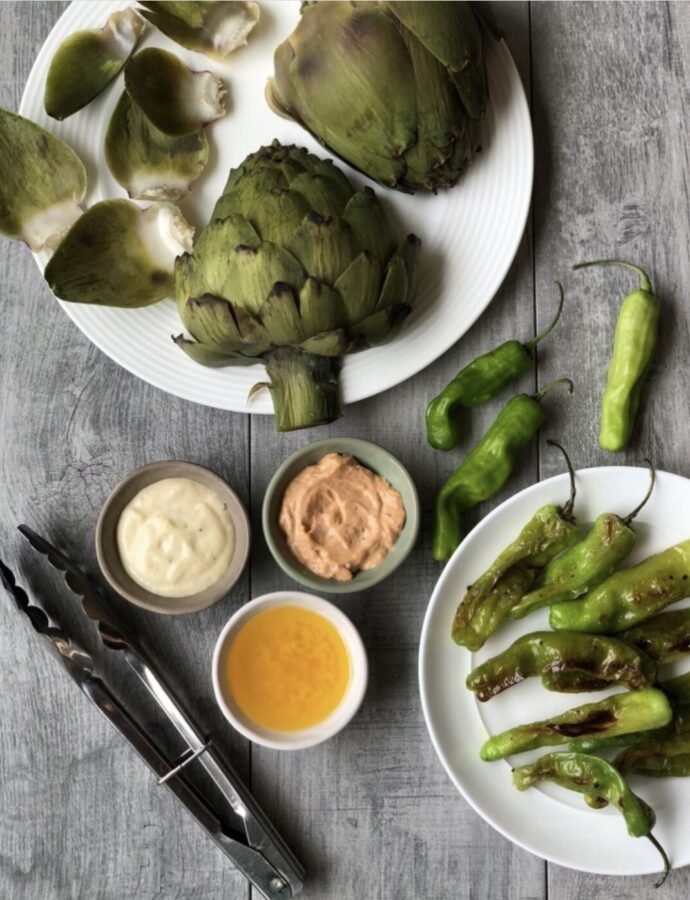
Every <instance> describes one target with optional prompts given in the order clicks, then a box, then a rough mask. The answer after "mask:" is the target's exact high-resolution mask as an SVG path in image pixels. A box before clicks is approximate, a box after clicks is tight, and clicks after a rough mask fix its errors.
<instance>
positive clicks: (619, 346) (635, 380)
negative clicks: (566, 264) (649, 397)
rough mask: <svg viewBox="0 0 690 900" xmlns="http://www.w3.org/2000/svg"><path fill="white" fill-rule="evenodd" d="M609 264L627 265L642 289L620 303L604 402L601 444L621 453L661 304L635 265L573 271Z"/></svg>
mask: <svg viewBox="0 0 690 900" xmlns="http://www.w3.org/2000/svg"><path fill="white" fill-rule="evenodd" d="M606 265H615V266H625V267H626V268H627V269H632V270H633V271H634V272H637V274H638V275H639V277H640V287H639V290H637V291H633V292H632V293H631V294H628V296H627V297H625V298H624V300H623V303H622V304H621V308H620V312H619V314H618V322H617V323H616V334H615V337H614V341H613V353H612V355H611V362H610V363H609V371H608V376H607V381H606V390H605V391H604V396H603V398H602V401H601V427H600V429H599V443H600V445H601V446H602V447H603V449H604V450H612V451H613V452H619V451H621V450H624V449H625V448H626V446H627V444H628V441H629V440H630V435H631V434H632V430H633V425H634V424H635V416H636V414H637V409H638V407H639V405H640V394H641V392H642V385H643V384H644V381H645V378H646V377H647V372H648V371H649V367H650V365H651V362H652V356H653V355H654V347H655V345H656V339H657V332H658V330H659V311H660V306H661V304H660V302H659V298H658V297H657V296H655V294H654V292H653V290H652V284H651V282H650V280H649V277H648V276H647V274H646V272H645V271H644V270H643V269H641V268H640V267H639V266H635V265H633V264H632V263H628V262H623V261H622V260H620V259H598V260H594V261H593V262H586V263H579V265H577V266H573V268H574V269H582V268H586V267H588V266H606Z"/></svg>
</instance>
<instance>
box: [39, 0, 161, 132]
mask: <svg viewBox="0 0 690 900" xmlns="http://www.w3.org/2000/svg"><path fill="white" fill-rule="evenodd" d="M145 29H146V23H145V22H144V20H143V19H142V18H141V16H140V15H138V14H137V13H136V12H135V11H134V10H133V9H123V10H121V11H120V12H116V13H113V14H112V16H110V18H109V19H108V21H107V22H106V24H105V25H104V26H103V28H102V29H100V30H91V31H78V32H77V33H76V34H72V35H70V36H69V37H68V38H66V39H65V40H64V41H63V42H62V44H60V46H59V47H58V49H57V51H56V53H55V56H54V57H53V59H52V62H51V64H50V69H49V70H48V77H47V80H46V89H45V100H44V103H45V110H46V112H47V113H48V115H49V116H52V117H53V118H54V119H66V118H67V117H68V116H71V115H72V114H73V113H75V112H77V111H78V110H80V109H82V108H83V107H84V106H86V105H87V103H90V102H91V101H92V100H93V99H95V98H96V97H97V96H98V95H99V94H100V93H101V92H102V91H104V90H105V88H106V87H107V86H108V85H109V84H110V82H111V81H112V80H113V79H114V78H115V77H116V76H117V75H118V73H119V72H120V70H121V69H122V67H123V66H124V64H125V62H126V61H127V59H128V58H129V56H130V55H131V53H132V52H133V51H134V48H135V47H136V46H137V44H138V43H139V41H140V40H141V38H142V35H143V34H144V31H145Z"/></svg>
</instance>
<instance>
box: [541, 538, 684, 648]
mask: <svg viewBox="0 0 690 900" xmlns="http://www.w3.org/2000/svg"><path fill="white" fill-rule="evenodd" d="M687 596H690V540H688V541H683V542H682V543H680V544H674V546H673V547H669V548H668V549H666V550H664V551H662V552H661V553H657V554H656V555H655V556H650V557H648V558H647V559H645V560H644V561H643V562H641V563H639V565H637V566H633V567H632V568H630V569H621V570H620V571H619V572H614V573H613V575H610V576H609V577H608V578H607V579H606V581H604V582H602V583H601V584H600V585H599V586H598V587H596V588H594V590H592V591H590V592H589V593H588V594H586V595H585V596H584V597H582V599H580V600H571V601H569V602H566V603H556V604H555V605H554V606H552V607H551V614H550V618H549V623H550V625H551V627H552V628H553V629H554V630H555V631H588V632H590V633H597V634H600V633H602V632H604V633H610V632H618V631H625V630H626V629H628V628H631V627H632V626H633V625H637V623H638V622H644V621H645V619H649V618H651V617H652V616H653V615H655V614H656V613H658V612H660V611H661V610H662V609H664V607H666V606H668V605H669V604H671V603H675V602H676V601H678V600H682V599H683V598H685V597H687Z"/></svg>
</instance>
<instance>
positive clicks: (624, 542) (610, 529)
mask: <svg viewBox="0 0 690 900" xmlns="http://www.w3.org/2000/svg"><path fill="white" fill-rule="evenodd" d="M649 466H650V470H651V481H650V485H649V489H648V491H647V493H646V495H645V497H644V498H643V500H642V502H641V503H640V504H639V505H638V506H637V507H636V508H635V509H634V510H633V511H632V512H631V513H629V514H628V515H627V516H626V517H625V518H624V519H622V518H620V516H617V515H614V514H613V513H603V515H601V516H599V517H598V518H597V520H596V522H595V523H594V525H593V526H592V528H591V529H590V530H589V532H588V533H587V535H586V537H585V538H584V539H583V540H582V541H580V542H579V543H578V544H575V546H574V547H571V548H570V549H569V550H566V552H565V553H563V554H561V555H560V556H559V557H557V558H556V559H554V560H553V562H551V563H550V564H549V565H548V566H547V568H546V571H545V572H544V574H543V576H542V577H541V578H540V584H539V585H538V586H537V588H536V589H535V590H533V591H530V593H529V594H525V596H524V597H523V598H522V600H520V602H519V603H517V604H516V605H515V606H514V607H513V608H512V609H511V611H510V615H511V616H512V617H513V618H514V619H522V618H523V616H526V615H527V614H528V613H530V612H532V611H533V610H535V609H540V608H541V607H543V606H551V605H552V604H554V603H561V602H563V601H566V600H575V599H577V597H580V596H582V594H586V593H587V591H590V590H592V588H594V587H596V586H597V585H598V584H601V582H602V581H604V579H605V578H608V576H609V575H610V574H611V573H612V572H613V570H614V569H615V568H616V566H617V565H618V563H620V562H622V561H623V560H624V559H625V558H626V556H628V555H629V554H630V552H631V551H632V549H633V547H634V546H635V532H634V531H633V530H632V528H631V527H630V523H631V522H632V521H633V519H634V518H635V516H637V514H638V513H639V512H640V510H641V509H642V507H643V506H644V505H645V503H646V502H647V500H649V497H650V496H651V493H652V490H653V489H654V468H653V467H652V465H651V463H649Z"/></svg>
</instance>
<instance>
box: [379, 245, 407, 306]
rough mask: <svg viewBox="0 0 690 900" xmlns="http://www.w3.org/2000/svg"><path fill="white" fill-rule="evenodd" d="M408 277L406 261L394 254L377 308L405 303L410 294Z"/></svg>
mask: <svg viewBox="0 0 690 900" xmlns="http://www.w3.org/2000/svg"><path fill="white" fill-rule="evenodd" d="M408 288H409V283H408V278H407V269H406V268H405V262H404V260H403V259H402V257H400V256H394V257H393V258H392V259H391V261H390V262H389V264H388V268H387V269H386V274H385V276H384V279H383V287H382V288H381V295H380V296H379V300H378V303H377V304H376V308H377V309H388V307H389V306H399V305H400V304H403V303H405V301H406V300H407V294H408Z"/></svg>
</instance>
